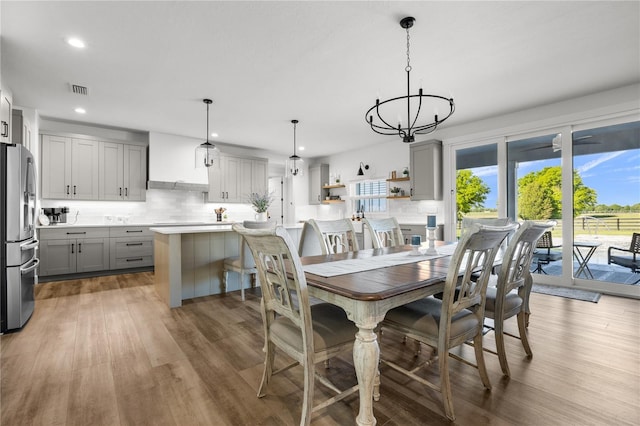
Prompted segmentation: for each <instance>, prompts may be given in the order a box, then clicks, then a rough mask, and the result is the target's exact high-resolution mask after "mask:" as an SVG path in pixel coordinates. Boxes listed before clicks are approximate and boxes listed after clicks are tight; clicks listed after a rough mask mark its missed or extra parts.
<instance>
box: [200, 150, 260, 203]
mask: <svg viewBox="0 0 640 426" xmlns="http://www.w3.org/2000/svg"><path fill="white" fill-rule="evenodd" d="M267 169H268V162H267V160H266V159H262V158H246V157H238V156H234V155H221V156H220V167H219V168H217V167H210V168H209V197H208V201H209V202H224V203H246V202H248V201H247V196H248V195H249V194H250V193H252V192H261V191H262V190H266V188H267V185H268V180H267Z"/></svg>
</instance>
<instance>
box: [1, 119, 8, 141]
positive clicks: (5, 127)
mask: <svg viewBox="0 0 640 426" xmlns="http://www.w3.org/2000/svg"><path fill="white" fill-rule="evenodd" d="M8 136H9V123H7V122H6V121H2V137H8Z"/></svg>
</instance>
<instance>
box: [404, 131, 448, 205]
mask: <svg viewBox="0 0 640 426" xmlns="http://www.w3.org/2000/svg"><path fill="white" fill-rule="evenodd" d="M409 153H410V164H411V166H410V168H411V200H414V201H415V200H442V142H441V141H438V140H430V141H425V142H418V143H414V144H411V146H410V147H409Z"/></svg>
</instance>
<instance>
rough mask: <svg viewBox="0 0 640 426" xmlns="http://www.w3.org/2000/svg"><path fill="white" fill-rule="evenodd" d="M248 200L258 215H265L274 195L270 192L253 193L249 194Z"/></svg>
mask: <svg viewBox="0 0 640 426" xmlns="http://www.w3.org/2000/svg"><path fill="white" fill-rule="evenodd" d="M248 200H249V203H251V204H252V205H253V208H254V210H255V211H256V212H257V213H265V212H266V211H267V209H268V208H269V206H270V205H271V203H272V202H273V195H272V194H271V193H269V191H264V192H252V193H251V194H249V197H248Z"/></svg>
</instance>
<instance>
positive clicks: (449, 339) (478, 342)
mask: <svg viewBox="0 0 640 426" xmlns="http://www.w3.org/2000/svg"><path fill="white" fill-rule="evenodd" d="M516 226H517V225H516V224H511V225H506V226H495V227H494V226H488V225H479V224H474V225H473V226H471V227H470V228H469V229H468V231H467V232H465V233H464V234H463V235H462V237H461V238H460V241H459V242H458V245H457V247H456V249H455V251H454V253H453V256H452V257H451V260H450V263H449V269H448V272H447V277H446V281H445V285H444V292H443V295H442V300H440V299H437V298H435V297H427V298H424V299H421V300H418V301H415V302H411V303H409V304H407V305H404V306H400V307H398V308H394V309H391V310H390V311H389V312H387V314H386V316H385V319H384V320H383V322H382V323H381V325H382V328H383V329H387V328H388V329H391V330H394V331H397V332H399V333H402V334H405V335H407V336H408V337H409V338H411V339H413V340H417V341H418V342H421V343H424V344H426V345H429V346H431V347H432V348H434V349H435V354H437V360H438V366H439V374H440V380H439V383H433V382H431V381H428V380H426V379H424V378H422V377H420V376H418V375H417V374H415V371H416V370H418V369H419V368H421V367H422V366H424V365H425V364H430V363H431V362H432V361H433V360H428V361H427V362H426V363H425V364H423V365H421V366H417V367H414V368H413V369H412V370H407V369H405V368H403V367H401V366H399V365H398V364H396V363H394V362H392V361H389V360H386V359H384V357H383V358H382V360H381V361H382V362H383V363H384V364H386V365H388V366H389V367H391V368H393V369H394V370H397V371H398V372H400V373H402V374H405V375H406V376H408V377H410V378H412V379H414V380H417V381H418V382H420V383H422V384H424V385H426V386H428V387H429V388H431V389H433V390H435V391H437V392H440V393H441V394H442V400H443V404H444V411H445V414H446V416H447V417H448V418H449V419H451V420H455V414H454V410H453V400H452V397H451V383H450V379H449V356H451V357H454V358H456V359H459V360H461V361H463V362H465V363H467V364H469V365H472V366H474V367H476V368H477V369H478V371H479V373H480V379H481V380H482V383H483V385H484V387H485V388H487V389H491V382H490V380H489V376H488V374H487V370H486V366H485V363H484V354H483V350H482V336H483V334H482V331H483V322H484V308H485V296H486V291H487V283H488V280H489V275H490V274H491V269H492V267H493V262H494V260H495V257H496V253H497V251H498V248H499V247H500V244H501V243H502V241H503V240H504V239H505V238H506V237H507V235H508V234H509V233H510V232H513V230H514V229H515V228H516ZM474 274H476V277H477V279H476V278H473V275H474ZM470 339H472V340H473V343H474V351H475V357H476V364H475V365H474V364H472V363H470V362H469V361H466V360H463V359H462V358H460V357H458V356H456V355H454V354H450V353H449V350H450V349H451V348H453V347H456V346H459V345H462V344H463V343H465V342H466V341H467V340H470Z"/></svg>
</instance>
